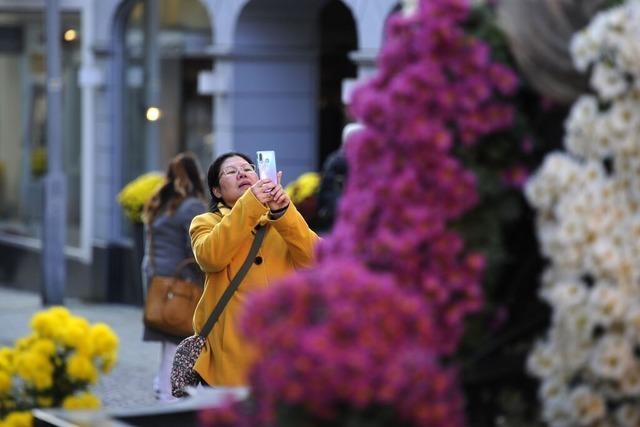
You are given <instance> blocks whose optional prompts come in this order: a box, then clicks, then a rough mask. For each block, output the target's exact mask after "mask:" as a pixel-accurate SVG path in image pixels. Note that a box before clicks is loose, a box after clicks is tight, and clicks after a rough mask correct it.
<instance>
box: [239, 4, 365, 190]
mask: <svg viewBox="0 0 640 427" xmlns="http://www.w3.org/2000/svg"><path fill="white" fill-rule="evenodd" d="M332 20H334V21H332ZM356 45H357V40H356V30H355V22H354V19H353V17H352V16H351V12H350V10H349V9H348V8H347V7H346V6H345V5H344V4H343V3H342V2H340V1H339V0H331V1H329V2H327V1H324V0H310V1H305V2H300V1H297V0H269V1H264V0H252V1H250V2H248V4H246V5H245V7H244V8H243V9H242V11H241V12H240V15H239V18H238V21H237V26H236V30H235V34H234V39H233V47H232V53H231V54H230V57H231V58H232V63H231V65H230V66H231V67H232V68H233V76H234V79H233V88H232V90H231V96H232V97H233V102H232V103H230V106H229V108H230V110H231V115H230V117H231V118H232V120H233V126H232V128H231V129H230V132H232V146H233V148H234V149H235V150H238V151H243V152H246V153H248V154H250V155H253V154H254V153H255V151H256V150H259V149H274V150H276V152H277V162H278V168H279V169H282V170H283V171H285V177H284V181H285V183H286V182H288V181H291V180H293V179H295V178H296V177H297V176H299V175H300V174H302V173H304V172H308V171H311V170H318V169H319V168H320V166H321V162H322V160H324V157H326V155H327V154H328V153H329V152H331V151H332V150H333V149H335V148H336V147H338V146H339V144H340V137H339V134H340V132H341V130H342V123H343V121H344V120H343V116H344V113H343V112H342V105H341V97H340V90H341V83H342V79H343V78H344V77H346V76H355V66H354V65H353V64H351V63H350V60H349V59H348V56H347V53H348V52H349V51H350V50H353V49H355V48H356V47H357V46H356ZM324 106H330V107H331V108H334V109H335V110H336V111H337V112H336V114H335V117H336V118H337V119H336V118H333V119H331V120H330V119H328V118H327V117H328V116H329V115H327V114H322V115H321V113H320V112H321V107H324ZM321 135H322V136H321ZM328 135H332V136H328Z"/></svg>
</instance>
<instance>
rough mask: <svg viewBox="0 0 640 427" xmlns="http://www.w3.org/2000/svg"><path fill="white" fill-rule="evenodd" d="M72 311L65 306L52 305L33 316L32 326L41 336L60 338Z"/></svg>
mask: <svg viewBox="0 0 640 427" xmlns="http://www.w3.org/2000/svg"><path fill="white" fill-rule="evenodd" d="M70 318H71V313H69V310H67V309H66V308H64V307H52V308H50V309H48V310H44V311H40V312H38V313H36V314H35V315H34V316H33V317H32V318H31V328H32V329H33V330H34V332H35V333H36V334H38V335H39V336H41V337H46V338H52V339H59V336H60V331H62V330H64V328H65V325H66V323H67V321H68V320H69V319H70Z"/></svg>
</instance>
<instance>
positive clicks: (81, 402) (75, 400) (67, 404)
mask: <svg viewBox="0 0 640 427" xmlns="http://www.w3.org/2000/svg"><path fill="white" fill-rule="evenodd" d="M62 407H63V408H64V409H72V410H73V409H97V408H99V407H100V399H98V398H97V397H96V396H94V395H93V394H91V393H80V394H77V395H75V396H69V397H67V398H66V399H64V401H63V402H62Z"/></svg>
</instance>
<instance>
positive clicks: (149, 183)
mask: <svg viewBox="0 0 640 427" xmlns="http://www.w3.org/2000/svg"><path fill="white" fill-rule="evenodd" d="M164 181H165V178H164V176H163V175H162V174H160V173H158V172H149V173H146V174H144V175H141V176H139V177H138V178H136V179H134V180H133V181H131V182H130V183H128V184H127V185H125V186H124V188H123V189H122V191H120V193H119V194H118V203H120V205H121V206H122V208H123V209H124V213H125V215H126V216H127V217H128V218H129V219H130V220H131V221H133V222H142V209H143V208H144V205H145V203H147V201H148V200H149V199H150V198H151V196H153V193H155V191H156V190H157V189H158V187H160V186H161V185H162V184H164Z"/></svg>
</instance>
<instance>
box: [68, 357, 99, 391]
mask: <svg viewBox="0 0 640 427" xmlns="http://www.w3.org/2000/svg"><path fill="white" fill-rule="evenodd" d="M67 374H68V375H69V377H70V378H71V379H72V380H74V381H84V382H88V383H90V384H93V383H95V382H96V381H97V379H98V371H97V370H96V368H95V366H93V363H91V359H89V358H88V357H87V356H86V355H84V354H81V353H76V354H74V355H73V356H71V357H69V359H68V360H67Z"/></svg>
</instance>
